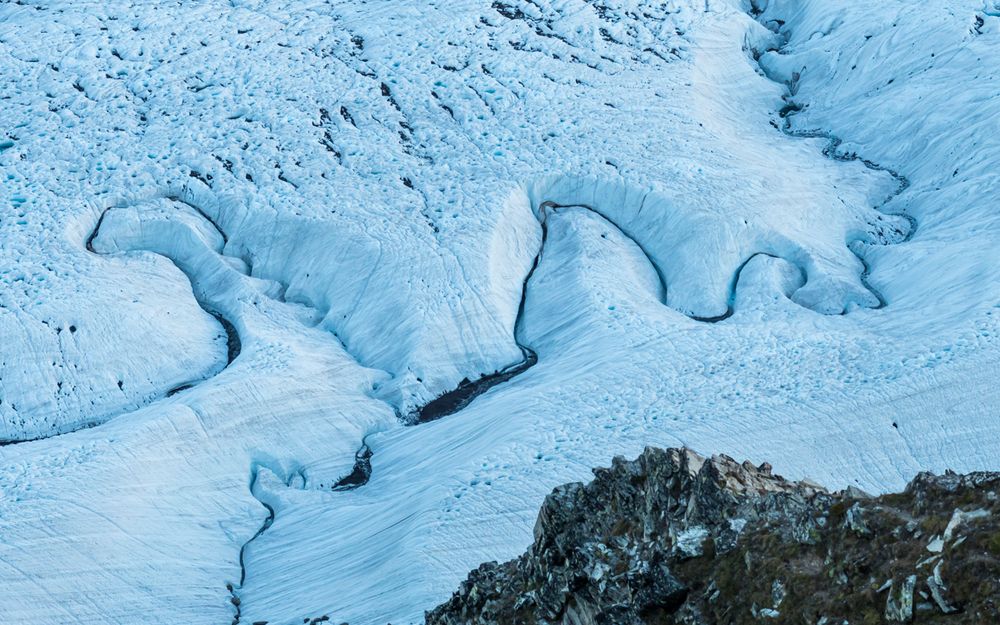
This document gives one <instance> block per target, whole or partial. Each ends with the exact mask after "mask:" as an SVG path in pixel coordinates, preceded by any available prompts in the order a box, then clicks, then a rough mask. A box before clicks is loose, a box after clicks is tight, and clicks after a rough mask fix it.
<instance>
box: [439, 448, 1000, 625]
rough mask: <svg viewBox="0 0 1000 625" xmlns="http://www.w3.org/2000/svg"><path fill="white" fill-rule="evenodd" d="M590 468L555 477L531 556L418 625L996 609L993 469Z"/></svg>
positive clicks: (816, 619)
mask: <svg viewBox="0 0 1000 625" xmlns="http://www.w3.org/2000/svg"><path fill="white" fill-rule="evenodd" d="M594 476H595V479H594V481H593V482H591V483H589V484H586V485H584V484H581V483H571V484H566V485H563V486H560V487H557V488H556V489H555V490H554V491H553V492H552V494H551V495H549V496H548V497H547V498H546V499H545V502H544V504H543V505H542V508H541V511H540V512H539V514H538V519H537V521H536V523H535V529H534V543H533V544H532V545H531V547H530V548H529V549H528V551H527V552H525V553H524V554H523V555H522V556H520V557H519V558H517V559H514V560H511V561H509V562H506V563H504V564H497V563H496V562H490V563H486V564H483V565H481V566H480V567H479V568H478V569H476V570H474V571H473V572H472V573H471V574H470V575H469V577H468V579H467V580H466V581H465V582H463V583H462V585H461V587H460V588H459V590H458V591H456V592H455V593H454V595H453V596H452V598H451V599H450V600H449V601H447V602H446V603H444V604H442V605H441V606H438V607H437V608H435V609H434V610H431V611H430V612H428V613H427V615H426V622H427V623H428V625H460V624H461V625H466V624H471V623H477V624H480V625H489V624H492V623H496V624H498V625H499V624H508V623H524V624H525V625H530V624H532V623H563V624H565V625H569V624H572V625H598V624H601V625H612V624H613V625H641V624H652V623H677V624H682V623H683V624H687V625H696V624H703V623H750V622H762V621H767V622H777V623H810V624H812V623H830V624H832V623H840V622H851V623H854V622H858V623H861V622H864V623H909V622H915V623H931V622H933V623H956V624H966V623H967V624H970V625H971V624H979V623H992V622H996V621H997V619H1000V538H998V537H1000V533H998V532H1000V496H998V493H1000V474H998V473H971V474H968V475H964V476H963V475H956V474H954V473H946V474H945V475H941V476H935V475H932V474H929V473H922V474H920V475H918V476H917V477H916V478H915V479H914V480H913V481H912V482H910V484H909V485H908V486H907V488H906V490H904V491H903V492H902V493H896V494H890V495H884V496H881V497H878V498H873V497H871V496H869V495H866V494H865V493H863V492H861V491H858V490H856V489H848V490H846V491H841V492H836V493H830V492H828V491H826V490H824V489H823V488H822V487H821V486H818V485H816V484H814V483H811V482H809V481H800V482H790V481H788V480H785V479H784V478H782V477H780V476H777V475H774V474H773V473H772V472H771V467H770V466H769V465H767V464H762V465H760V466H754V465H752V464H751V463H749V462H744V463H742V464H741V463H738V462H736V461H735V460H733V459H732V458H729V457H727V456H721V455H720V456H714V457H712V458H708V459H706V458H704V457H702V456H699V455H698V454H696V453H694V452H693V451H691V450H688V449H667V450H663V449H655V448H647V449H646V451H645V452H643V454H642V455H641V456H639V458H638V459H636V460H633V461H626V460H625V459H623V458H620V457H619V458H615V460H614V461H613V463H612V466H611V467H610V468H601V469H595V470H594ZM945 615H947V616H945Z"/></svg>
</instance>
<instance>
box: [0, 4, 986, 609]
mask: <svg viewBox="0 0 1000 625" xmlns="http://www.w3.org/2000/svg"><path fill="white" fill-rule="evenodd" d="M0 78H2V80H0V440H2V441H3V443H4V445H3V446H2V447H0V606H2V607H0V612H2V616H0V619H2V620H3V622H4V623H10V624H18V625H20V624H35V623H42V622H46V623H66V624H76V623H80V624H83V623H87V624H91V623H95V624H96V623H101V624H105V623H124V624H131V623H164V624H185V625H188V624H191V625H197V624H206V625H207V624H221V623H230V622H233V623H247V624H249V623H253V622H257V621H267V622H268V623H269V624H271V625H287V624H291V623H302V622H303V619H309V618H315V617H318V616H321V615H328V616H329V617H330V619H331V620H332V621H333V622H338V623H339V622H342V621H347V622H349V623H351V625H382V624H384V623H387V622H391V623H393V624H394V625H402V624H406V623H418V622H420V621H421V620H422V615H423V611H424V610H425V609H429V608H431V607H433V606H434V605H436V604H437V603H439V602H441V601H443V600H444V599H446V598H447V597H448V595H449V594H450V592H451V591H452V590H453V589H454V588H455V587H456V586H457V584H458V583H459V581H460V580H461V579H463V578H464V577H465V575H466V573H467V571H468V570H469V569H471V568H473V567H475V566H477V565H478V564H479V563H480V562H482V561H486V560H504V559H508V558H510V557H513V556H515V555H516V554H518V553H520V552H521V551H522V550H523V549H524V548H525V547H526V546H527V545H528V544H529V543H530V541H531V530H532V525H533V523H534V519H535V515H536V512H537V509H538V506H539V504H540V503H541V501H542V499H543V497H544V496H545V494H546V493H548V492H549V491H550V490H551V489H552V487H554V486H556V485H558V484H561V483H563V482H567V481H572V480H580V479H587V477H588V475H589V469H590V467H592V466H595V465H602V464H607V463H608V462H609V460H610V459H611V457H612V456H614V455H616V454H623V455H626V456H632V455H635V454H637V453H638V452H639V451H641V449H642V448H643V447H644V446H646V445H660V446H676V445H688V446H691V447H693V448H694V449H696V450H698V451H700V452H703V453H708V454H711V453H726V454H729V455H731V456H734V457H736V458H739V459H743V458H749V459H751V460H752V461H754V462H762V461H768V462H771V463H772V464H773V465H774V467H775V470H777V471H778V472H780V473H782V474H784V475H786V476H788V477H794V478H801V477H806V476H808V477H810V478H812V479H814V480H816V481H819V482H821V483H823V484H825V485H827V486H829V487H843V486H847V485H855V486H858V487H861V488H864V489H868V490H872V491H881V490H887V489H890V488H897V487H900V486H901V485H902V484H903V483H905V481H907V480H908V479H909V478H910V477H912V476H913V474H914V473H915V472H917V471H919V470H935V471H941V470H944V469H948V468H950V469H955V470H961V471H967V470H973V469H993V470H997V469H1000V384H998V379H1000V308H998V306H1000V3H998V2H995V1H993V0H926V1H924V2H919V3H914V2H907V1H903V0H880V1H879V2H874V3H873V2H870V1H862V0H844V1H842V2H826V1H824V0H778V1H774V0H771V1H765V0H754V2H753V4H751V3H750V2H748V1H745V0H744V1H739V0H670V1H667V2H660V1H657V2H653V1H651V0H649V1H646V0H503V1H497V2H492V3H491V2H487V1H485V0H392V1H390V0H369V1H367V2H365V1H360V0H359V1H347V0H328V1H326V2H320V1H313V0H302V1H296V2H284V1H264V0H258V1H241V0H232V1H231V2H222V1H221V0H213V1H205V2H187V1H185V2H169V3H168V2H163V3H154V2H122V1H120V0H112V1H100V2H98V1H96V0H94V1H82V0H80V1H69V0H62V1H59V0H48V1H46V0H35V1H34V2H32V1H30V0H25V1H24V2H18V3H12V2H8V3H3V4H0ZM369 463H370V471H371V472H370V477H369V476H368V475H367V473H368V464H369ZM366 480H367V481H366Z"/></svg>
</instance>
